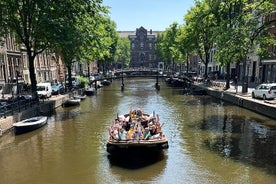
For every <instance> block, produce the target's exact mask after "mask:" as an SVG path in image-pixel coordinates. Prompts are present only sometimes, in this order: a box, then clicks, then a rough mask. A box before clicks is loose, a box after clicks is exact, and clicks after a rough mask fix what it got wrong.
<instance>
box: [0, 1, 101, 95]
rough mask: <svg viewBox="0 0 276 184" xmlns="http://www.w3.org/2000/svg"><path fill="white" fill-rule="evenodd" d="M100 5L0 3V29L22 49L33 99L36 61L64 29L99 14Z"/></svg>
mask: <svg viewBox="0 0 276 184" xmlns="http://www.w3.org/2000/svg"><path fill="white" fill-rule="evenodd" d="M101 2H102V1H101V0H94V1H90V0H67V1H66V3H65V2H63V1H59V0H12V1H11V0H1V1H0V12H1V21H0V26H1V28H3V29H4V30H5V31H9V32H11V33H14V34H15V35H16V38H17V42H18V43H19V44H23V45H24V46H25V49H26V52H27V55H28V61H29V73H30V80H31V89H32V92H33V94H34V95H36V83H37V81H36V76H35V68H34V59H35V57H36V56H37V55H38V54H40V53H42V52H43V51H45V50H46V49H49V48H52V46H53V45H55V46H56V41H57V40H56V39H57V38H62V37H63V35H64V31H65V29H66V28H68V27H72V25H74V23H75V21H76V20H78V19H80V18H81V17H82V15H83V14H84V13H87V12H89V13H90V15H91V16H93V15H95V14H96V13H97V12H99V11H100V3H101ZM68 20H70V21H68ZM67 38H68V37H67ZM70 38H72V37H70ZM66 41H68V42H70V40H66Z"/></svg>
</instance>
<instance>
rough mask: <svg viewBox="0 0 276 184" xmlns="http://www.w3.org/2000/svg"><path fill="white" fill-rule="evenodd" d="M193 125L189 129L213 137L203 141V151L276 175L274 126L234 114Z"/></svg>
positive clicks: (214, 117)
mask: <svg viewBox="0 0 276 184" xmlns="http://www.w3.org/2000/svg"><path fill="white" fill-rule="evenodd" d="M221 120H222V121H221ZM196 124H197V125H193V126H194V127H193V128H196V126H197V128H199V129H201V130H204V131H208V132H210V133H211V134H213V135H214V136H210V137H209V138H207V139H205V141H204V145H205V146H206V148H207V149H209V150H211V151H213V152H216V153H217V154H219V155H221V156H222V157H225V158H230V159H233V160H235V161H238V162H242V163H245V164H250V165H252V166H255V167H258V168H260V169H262V170H264V171H266V172H267V173H269V174H274V175H276V127H275V126H271V125H270V126H268V125H264V124H262V123H261V122H260V121H259V120H258V119H257V118H256V119H253V118H244V117H241V116H237V115H232V116H231V117H228V116H227V115H225V116H223V117H218V116H210V117H207V118H206V119H205V120H202V122H197V123H196ZM190 127H192V126H190Z"/></svg>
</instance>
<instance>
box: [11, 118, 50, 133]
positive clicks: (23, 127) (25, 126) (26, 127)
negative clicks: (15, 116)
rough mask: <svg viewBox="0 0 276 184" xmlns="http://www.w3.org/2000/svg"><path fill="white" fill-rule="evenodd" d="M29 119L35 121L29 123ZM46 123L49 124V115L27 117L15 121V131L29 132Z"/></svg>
mask: <svg viewBox="0 0 276 184" xmlns="http://www.w3.org/2000/svg"><path fill="white" fill-rule="evenodd" d="M35 119H37V121H35ZM29 121H33V122H32V123H29ZM46 124H47V117H34V118H30V119H26V120H23V121H20V122H18V123H15V124H14V125H13V127H14V133H15V134H16V135H19V134H23V133H27V132H30V131H33V130H36V129H39V128H40V127H42V126H44V125H46Z"/></svg>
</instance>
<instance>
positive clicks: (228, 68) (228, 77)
mask: <svg viewBox="0 0 276 184" xmlns="http://www.w3.org/2000/svg"><path fill="white" fill-rule="evenodd" d="M229 88H230V63H227V65H226V85H225V90H226V89H229Z"/></svg>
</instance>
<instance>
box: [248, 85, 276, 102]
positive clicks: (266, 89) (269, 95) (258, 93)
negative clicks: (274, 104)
mask: <svg viewBox="0 0 276 184" xmlns="http://www.w3.org/2000/svg"><path fill="white" fill-rule="evenodd" d="M252 98H262V99H264V100H266V99H274V98H276V83H270V84H260V85H258V86H257V87H256V88H255V89H253V90H252Z"/></svg>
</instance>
